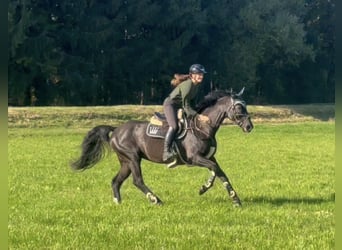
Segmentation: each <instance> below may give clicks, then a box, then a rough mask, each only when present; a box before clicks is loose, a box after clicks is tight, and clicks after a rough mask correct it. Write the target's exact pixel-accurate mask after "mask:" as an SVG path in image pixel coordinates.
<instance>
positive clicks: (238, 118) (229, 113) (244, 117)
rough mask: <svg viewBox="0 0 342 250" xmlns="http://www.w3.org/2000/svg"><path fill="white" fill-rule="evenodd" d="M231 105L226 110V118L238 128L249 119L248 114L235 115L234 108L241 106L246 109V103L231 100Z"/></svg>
mask: <svg viewBox="0 0 342 250" xmlns="http://www.w3.org/2000/svg"><path fill="white" fill-rule="evenodd" d="M232 102H233V104H232V105H231V106H230V107H229V108H228V110H227V116H228V118H229V119H230V120H231V121H233V122H235V123H236V124H237V125H238V126H239V127H242V125H243V124H244V123H245V121H246V120H247V119H249V118H250V116H249V114H248V113H247V114H237V113H236V106H237V105H241V106H242V107H244V108H245V109H246V103H245V102H244V101H242V100H234V99H233V98H232Z"/></svg>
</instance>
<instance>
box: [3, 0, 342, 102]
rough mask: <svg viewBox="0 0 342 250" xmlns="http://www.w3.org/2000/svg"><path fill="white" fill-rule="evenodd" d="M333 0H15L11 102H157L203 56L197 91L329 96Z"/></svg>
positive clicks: (256, 98)
mask: <svg viewBox="0 0 342 250" xmlns="http://www.w3.org/2000/svg"><path fill="white" fill-rule="evenodd" d="M334 12H335V2H334V1H332V0H287V1H283V0H212V1H206V0H189V1H184V0H173V1H161V0H59V1H55V0H44V1H43V0H12V1H10V2H9V8H8V34H9V49H8V51H9V64H8V77H9V79H8V101H9V105H15V106H23V105H24V106H27V105H37V106H39V105H44V106H45V105H116V104H161V103H162V101H163V99H164V98H165V97H166V95H167V94H168V93H169V92H170V90H171V85H170V80H171V79H172V77H173V74H174V73H187V71H188V69H189V66H190V65H191V64H193V63H201V64H203V65H204V66H205V67H206V70H207V71H208V74H207V75H206V76H205V81H204V83H203V84H202V90H201V94H202V95H204V94H205V93H207V92H209V91H210V90H212V89H215V88H219V89H233V90H236V91H238V90H240V89H241V88H242V87H245V88H246V90H245V98H246V100H248V103H254V104H282V103H288V104H291V103H298V104H299V103H313V102H315V103H318V102H334V97H335V71H334V69H335V65H334V41H335V32H334V18H335V16H334Z"/></svg>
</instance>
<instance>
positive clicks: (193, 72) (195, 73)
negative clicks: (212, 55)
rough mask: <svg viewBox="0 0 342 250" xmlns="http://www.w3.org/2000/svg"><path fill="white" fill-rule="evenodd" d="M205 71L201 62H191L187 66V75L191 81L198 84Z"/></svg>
mask: <svg viewBox="0 0 342 250" xmlns="http://www.w3.org/2000/svg"><path fill="white" fill-rule="evenodd" d="M205 73H207V72H206V71H205V68H204V67H203V65H201V64H193V65H191V66H190V68H189V75H190V78H191V80H192V82H193V83H195V84H198V83H201V82H202V81H203V75H204V74H205Z"/></svg>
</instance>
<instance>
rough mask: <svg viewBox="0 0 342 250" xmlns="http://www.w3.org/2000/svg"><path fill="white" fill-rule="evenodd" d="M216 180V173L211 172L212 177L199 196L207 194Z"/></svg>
mask: <svg viewBox="0 0 342 250" xmlns="http://www.w3.org/2000/svg"><path fill="white" fill-rule="evenodd" d="M215 179H216V174H215V172H214V171H211V176H210V177H209V179H208V180H207V182H206V183H205V184H204V185H203V186H202V187H201V189H200V190H199V194H200V195H202V194H204V193H205V192H207V191H208V190H209V189H210V188H211V187H212V186H213V185H214V181H215Z"/></svg>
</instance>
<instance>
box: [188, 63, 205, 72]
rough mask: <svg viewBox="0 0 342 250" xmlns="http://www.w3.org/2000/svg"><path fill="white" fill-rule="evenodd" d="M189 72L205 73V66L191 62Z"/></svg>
mask: <svg viewBox="0 0 342 250" xmlns="http://www.w3.org/2000/svg"><path fill="white" fill-rule="evenodd" d="M189 73H190V74H198V73H203V74H205V73H207V71H205V68H204V67H203V65H201V64H193V65H191V66H190V69H189Z"/></svg>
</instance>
